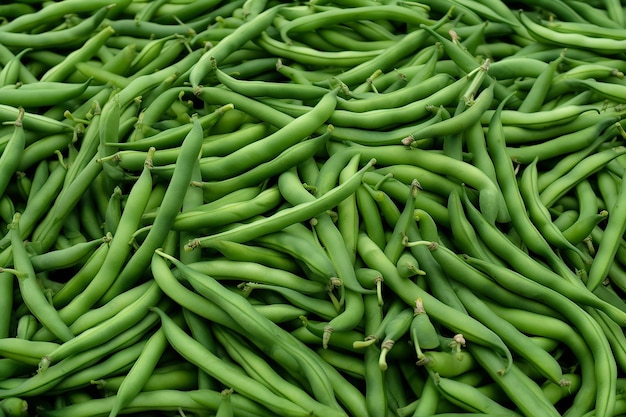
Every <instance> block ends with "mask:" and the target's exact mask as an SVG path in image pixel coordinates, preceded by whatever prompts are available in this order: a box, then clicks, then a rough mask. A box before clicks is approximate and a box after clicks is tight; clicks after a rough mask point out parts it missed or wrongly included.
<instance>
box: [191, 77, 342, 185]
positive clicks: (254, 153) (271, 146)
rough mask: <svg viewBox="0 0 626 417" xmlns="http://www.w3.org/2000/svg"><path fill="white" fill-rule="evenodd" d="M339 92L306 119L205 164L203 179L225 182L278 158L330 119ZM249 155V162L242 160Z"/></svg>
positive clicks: (322, 102) (320, 101)
mask: <svg viewBox="0 0 626 417" xmlns="http://www.w3.org/2000/svg"><path fill="white" fill-rule="evenodd" d="M336 95H337V89H334V90H332V91H330V92H328V93H327V94H325V95H324V97H323V98H321V99H320V100H319V102H318V103H317V104H316V106H315V107H314V108H313V109H312V110H311V111H310V112H308V113H307V114H306V115H303V116H300V117H298V118H296V119H295V120H294V121H293V122H291V123H289V124H288V125H286V126H285V127H283V128H281V129H279V130H278V131H276V132H275V133H272V134H270V135H269V136H267V137H266V138H264V139H262V140H259V141H257V142H254V143H252V144H250V145H247V146H244V147H243V148H241V149H239V150H237V151H235V152H233V153H231V154H229V155H227V156H225V157H223V158H221V159H218V160H216V161H207V163H206V164H205V163H203V162H202V161H201V163H200V167H201V169H202V176H203V178H205V179H206V180H222V179H226V177H227V176H231V175H236V174H240V173H242V172H245V171H246V170H248V169H250V168H252V167H253V166H254V165H258V164H260V163H263V162H267V161H268V160H270V159H271V158H273V157H275V156H276V155H278V154H279V153H280V152H282V151H283V150H286V149H288V147H289V146H292V145H295V144H296V143H298V142H300V141H301V140H302V139H304V138H306V137H307V136H309V135H310V134H312V133H314V132H315V131H316V130H317V129H318V128H319V127H320V126H321V125H322V123H323V122H324V121H325V120H326V119H328V118H329V117H330V115H331V114H332V112H333V110H334V108H335V103H336ZM242 155H246V158H242Z"/></svg>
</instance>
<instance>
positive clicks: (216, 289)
mask: <svg viewBox="0 0 626 417" xmlns="http://www.w3.org/2000/svg"><path fill="white" fill-rule="evenodd" d="M157 253H158V254H159V255H161V256H167V259H169V260H170V261H171V262H172V263H174V265H175V266H176V268H177V269H178V270H179V271H180V272H181V273H182V274H184V277H185V279H187V280H188V281H190V283H191V284H192V285H193V287H194V288H195V289H196V291H199V292H200V293H201V294H202V295H203V296H205V297H209V299H210V300H211V301H213V302H215V303H216V304H217V305H219V306H220V307H221V308H223V309H224V310H225V311H227V312H228V314H230V315H231V316H233V317H238V318H239V319H240V320H244V321H245V322H248V323H249V324H250V325H251V326H252V327H251V328H250V329H249V331H248V332H247V333H246V334H247V335H248V337H249V338H252V339H253V340H255V341H257V342H260V343H262V344H264V345H265V346H267V344H268V343H270V340H269V339H267V338H268V337H270V339H271V343H272V344H274V348H273V349H270V351H269V352H268V353H269V354H270V355H271V356H272V357H274V358H275V359H277V360H279V361H280V362H281V363H282V364H283V365H284V366H287V367H289V368H292V369H293V367H297V369H299V370H300V371H302V372H303V373H304V375H305V377H306V378H307V380H308V381H309V383H310V384H311V386H312V390H313V392H314V393H315V397H316V398H317V399H318V400H319V401H320V402H322V403H325V404H327V405H331V406H333V405H334V404H336V399H335V398H334V393H333V392H332V388H331V387H330V386H329V385H328V375H327V374H326V373H325V372H324V371H323V370H322V369H320V365H319V362H317V360H316V359H315V357H312V356H311V355H310V354H309V352H308V351H306V350H304V349H302V348H301V347H300V346H299V345H298V344H293V339H291V338H290V337H289V334H288V333H283V332H281V331H279V330H278V328H277V326H276V325H275V324H274V323H272V322H271V321H269V320H268V319H266V318H264V317H263V316H260V315H259V313H258V312H256V311H255V310H254V309H253V307H252V306H251V305H250V304H249V303H247V302H246V301H244V300H243V299H242V298H241V297H240V296H239V295H237V294H235V293H232V292H231V291H229V290H227V289H225V288H224V287H222V286H221V285H219V284H218V283H217V281H215V280H214V279H212V278H211V277H209V276H208V275H205V274H202V273H199V272H198V271H195V270H193V269H191V268H189V267H188V266H186V265H184V264H182V263H180V261H178V260H177V259H176V258H173V257H171V256H169V255H165V254H162V252H160V251H157ZM218 293H219V295H217V294H218ZM216 297H217V298H216ZM252 323H254V324H252ZM270 335H271V336H270ZM285 354H288V355H289V357H285Z"/></svg>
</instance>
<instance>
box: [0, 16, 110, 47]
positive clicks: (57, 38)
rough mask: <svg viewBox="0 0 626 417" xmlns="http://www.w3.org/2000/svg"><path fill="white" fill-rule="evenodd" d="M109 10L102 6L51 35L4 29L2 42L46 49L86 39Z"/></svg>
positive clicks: (9, 44)
mask: <svg viewBox="0 0 626 417" xmlns="http://www.w3.org/2000/svg"><path fill="white" fill-rule="evenodd" d="M108 12H109V7H100V8H99V9H98V10H97V11H96V12H95V13H93V14H92V15H91V16H89V17H87V18H85V19H83V20H81V21H80V23H78V24H77V25H76V26H73V27H70V28H66V29H60V30H56V31H54V32H55V34H54V36H50V34H49V33H16V32H7V31H6V30H2V31H0V42H2V44H3V45H6V46H9V47H23V48H33V49H45V48H51V47H58V46H64V45H66V44H68V43H69V44H71V43H75V42H77V41H81V40H82V39H86V38H87V37H88V36H89V35H90V34H91V33H92V32H93V31H94V29H96V28H97V27H98V26H99V25H100V23H102V21H104V19H105V17H106V15H107V13H108Z"/></svg>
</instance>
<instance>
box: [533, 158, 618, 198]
mask: <svg viewBox="0 0 626 417" xmlns="http://www.w3.org/2000/svg"><path fill="white" fill-rule="evenodd" d="M624 152H626V150H624V149H607V150H604V151H599V152H596V153H595V154H593V155H590V156H588V157H586V158H584V159H583V160H582V161H580V162H579V163H577V164H576V165H575V166H574V167H573V168H572V169H571V171H570V172H569V175H566V176H563V177H561V179H560V180H559V181H555V182H553V183H551V184H550V185H548V186H546V187H545V188H544V189H543V190H541V192H540V194H539V197H540V199H541V201H542V202H543V204H544V205H545V206H546V207H550V206H552V205H553V204H554V203H555V202H556V201H557V200H558V199H559V198H560V197H562V196H563V195H564V194H565V193H566V192H567V190H569V189H571V187H573V186H575V185H576V184H577V183H578V182H580V181H582V180H583V179H584V178H587V177H588V176H589V175H591V174H593V173H595V172H597V171H599V170H600V169H602V168H603V167H604V166H606V164H608V163H609V162H610V161H611V160H613V159H615V158H617V157H619V156H620V155H622V154H624Z"/></svg>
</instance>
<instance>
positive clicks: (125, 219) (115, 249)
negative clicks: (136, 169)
mask: <svg viewBox="0 0 626 417" xmlns="http://www.w3.org/2000/svg"><path fill="white" fill-rule="evenodd" d="M153 152H154V151H152V152H149V153H148V158H146V163H145V165H144V169H143V171H142V173H141V175H140V177H139V178H138V179H137V181H136V182H135V183H134V185H133V187H132V189H131V191H130V193H129V195H128V198H127V202H126V209H125V210H124V211H123V213H122V217H121V218H120V223H119V225H118V227H117V230H116V234H115V235H114V236H113V239H112V240H111V242H110V248H109V250H108V252H107V257H106V262H107V268H102V269H100V270H98V272H97V273H96V275H95V276H94V277H93V279H92V280H91V281H90V282H89V284H88V285H87V287H86V288H85V289H84V290H83V291H82V292H81V293H80V294H79V295H78V296H76V297H75V298H74V299H72V300H71V302H70V303H68V304H67V305H66V306H65V307H63V308H62V309H61V315H62V316H64V317H66V319H67V320H68V321H69V322H73V321H74V320H76V319H77V318H78V317H79V316H80V315H81V314H83V313H84V310H85V309H87V308H90V307H91V306H93V305H94V304H95V303H96V301H98V299H99V298H101V297H102V295H103V293H104V292H105V291H106V290H107V289H108V288H110V286H111V285H112V283H113V281H114V280H115V279H116V276H117V275H118V273H119V272H120V271H121V270H122V268H123V267H124V262H125V260H126V258H127V257H128V255H129V253H130V250H131V247H130V245H129V243H128V242H129V240H130V238H131V236H132V234H133V233H134V232H135V230H137V227H138V225H139V223H140V221H141V214H142V213H143V208H144V207H145V206H146V204H147V201H148V198H149V196H150V192H151V190H152V175H151V173H150V170H151V169H152V163H151V155H152V153H153Z"/></svg>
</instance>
